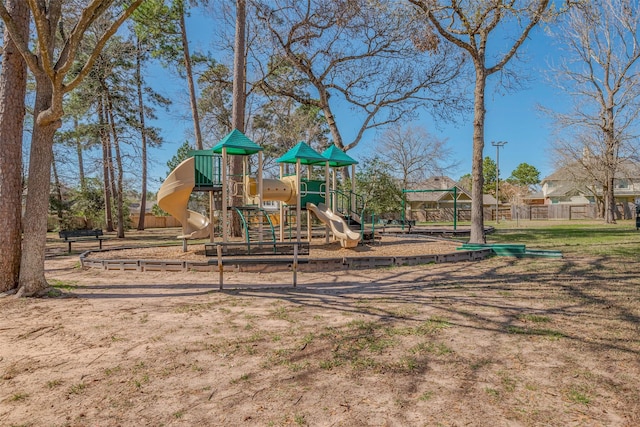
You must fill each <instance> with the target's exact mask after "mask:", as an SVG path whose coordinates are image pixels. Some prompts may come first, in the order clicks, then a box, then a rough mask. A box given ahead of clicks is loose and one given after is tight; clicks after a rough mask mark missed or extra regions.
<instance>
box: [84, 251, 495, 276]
mask: <svg viewBox="0 0 640 427" xmlns="http://www.w3.org/2000/svg"><path fill="white" fill-rule="evenodd" d="M93 252H107V251H104V250H103V251H86V252H83V253H82V254H81V255H80V264H81V266H82V268H98V269H101V270H105V271H138V272H146V271H154V272H188V271H194V272H214V271H217V269H218V267H217V266H216V265H214V264H210V263H208V262H207V261H178V260H131V259H96V258H88V255H89V254H91V253H93ZM490 256H493V251H492V250H491V249H489V248H487V249H479V250H468V251H456V252H450V253H444V254H429V255H411V256H389V257H383V256H377V257H340V258H304V263H302V262H300V263H299V264H298V271H301V272H321V271H336V270H357V269H371V268H380V267H400V266H412V265H421V264H441V263H447V262H462V261H479V260H483V259H485V258H487V257H490ZM300 261H302V260H300ZM229 265H230V266H233V269H234V271H236V272H253V273H258V272H263V273H266V272H283V271H291V269H292V265H293V259H292V260H291V262H290V263H284V264H270V263H268V262H260V259H259V258H256V259H255V263H254V264H244V263H243V264H242V265H234V264H233V262H230V263H229Z"/></svg>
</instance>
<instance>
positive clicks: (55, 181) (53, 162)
mask: <svg viewBox="0 0 640 427" xmlns="http://www.w3.org/2000/svg"><path fill="white" fill-rule="evenodd" d="M51 173H52V174H53V188H54V190H55V193H56V199H57V200H58V206H57V207H56V211H57V212H56V213H57V214H58V225H59V227H60V228H63V222H62V221H63V218H64V217H63V215H62V186H61V184H60V178H59V177H58V168H57V166H56V158H55V155H54V156H53V157H52V158H51Z"/></svg>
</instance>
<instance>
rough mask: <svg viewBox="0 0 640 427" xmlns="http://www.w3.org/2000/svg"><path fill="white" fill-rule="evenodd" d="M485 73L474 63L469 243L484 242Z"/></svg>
mask: <svg viewBox="0 0 640 427" xmlns="http://www.w3.org/2000/svg"><path fill="white" fill-rule="evenodd" d="M486 83H487V75H486V71H485V69H484V66H483V65H482V64H476V85H475V91H474V109H473V156H472V162H471V165H472V169H471V179H472V180H473V181H472V182H473V185H472V186H471V234H470V236H469V242H470V243H485V242H486V240H485V236H484V209H483V208H484V207H483V206H482V204H483V196H482V188H483V187H484V176H483V174H482V152H483V150H484V119H485V114H486V109H485V103H484V91H485V87H486Z"/></svg>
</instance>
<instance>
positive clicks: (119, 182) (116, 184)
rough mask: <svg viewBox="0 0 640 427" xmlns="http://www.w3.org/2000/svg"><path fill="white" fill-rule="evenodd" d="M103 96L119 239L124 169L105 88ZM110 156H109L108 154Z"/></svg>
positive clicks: (122, 217)
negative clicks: (114, 159)
mask: <svg viewBox="0 0 640 427" xmlns="http://www.w3.org/2000/svg"><path fill="white" fill-rule="evenodd" d="M105 96H106V100H107V119H108V121H109V127H110V129H111V136H112V138H113V139H112V140H113V148H114V150H115V157H116V168H117V172H116V171H114V167H113V162H112V161H111V162H110V164H111V168H110V169H111V177H112V178H113V177H114V176H115V178H116V179H115V180H114V181H113V187H112V189H111V191H112V192H113V195H114V196H115V201H116V217H117V219H118V224H117V235H118V237H119V238H120V239H123V238H124V200H123V194H122V193H123V191H124V188H123V180H124V171H123V170H122V155H121V154H120V139H119V137H118V129H117V128H116V123H115V120H114V117H113V101H112V100H111V95H110V94H109V91H108V89H106V88H105ZM110 157H111V156H110Z"/></svg>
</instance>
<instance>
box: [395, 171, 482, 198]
mask: <svg viewBox="0 0 640 427" xmlns="http://www.w3.org/2000/svg"><path fill="white" fill-rule="evenodd" d="M416 187H417V188H415V189H412V190H409V192H407V193H406V197H407V201H409V202H438V201H445V200H453V192H451V191H448V190H452V189H453V188H454V187H455V188H456V189H457V192H458V193H457V197H458V200H470V199H471V197H470V195H469V193H467V191H466V190H465V189H464V188H462V187H461V186H460V185H458V183H457V182H455V181H454V180H453V179H451V178H449V177H448V176H433V177H430V178H428V179H427V180H425V181H423V182H421V183H420V184H418V185H417V186H416ZM418 191H420V192H418Z"/></svg>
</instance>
